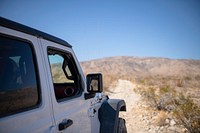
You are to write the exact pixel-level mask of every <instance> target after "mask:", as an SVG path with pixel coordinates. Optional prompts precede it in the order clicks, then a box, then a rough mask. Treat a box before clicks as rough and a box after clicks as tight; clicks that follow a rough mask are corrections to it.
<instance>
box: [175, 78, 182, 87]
mask: <svg viewBox="0 0 200 133" xmlns="http://www.w3.org/2000/svg"><path fill="white" fill-rule="evenodd" d="M176 86H177V87H183V80H182V79H178V80H177V82H176Z"/></svg>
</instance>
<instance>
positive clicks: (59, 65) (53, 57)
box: [48, 49, 81, 102]
mask: <svg viewBox="0 0 200 133" xmlns="http://www.w3.org/2000/svg"><path fill="white" fill-rule="evenodd" d="M48 57H49V62H50V67H51V73H52V79H53V85H54V92H55V97H56V99H57V101H58V102H60V101H63V100H66V99H69V98H73V97H76V96H79V94H80V93H81V86H80V78H79V73H78V70H77V67H76V64H75V61H74V59H73V57H72V55H71V54H70V53H65V52H60V51H57V50H53V49H49V50H48Z"/></svg>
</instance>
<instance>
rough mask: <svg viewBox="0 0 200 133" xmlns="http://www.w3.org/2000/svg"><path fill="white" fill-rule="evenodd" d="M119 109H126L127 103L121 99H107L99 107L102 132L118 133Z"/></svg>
mask: <svg viewBox="0 0 200 133" xmlns="http://www.w3.org/2000/svg"><path fill="white" fill-rule="evenodd" d="M119 111H126V103H125V102H124V100H121V99H108V100H105V101H104V102H103V103H102V105H101V108H100V109H99V121H100V133H116V132H117V129H118V128H117V126H118V120H119Z"/></svg>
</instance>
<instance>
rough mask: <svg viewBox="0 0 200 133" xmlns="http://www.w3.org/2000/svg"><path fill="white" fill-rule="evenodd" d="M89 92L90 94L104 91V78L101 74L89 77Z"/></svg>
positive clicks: (89, 75)
mask: <svg viewBox="0 0 200 133" xmlns="http://www.w3.org/2000/svg"><path fill="white" fill-rule="evenodd" d="M87 91H88V92H89V93H97V92H102V91H103V78H102V74H101V73H97V74H88V75H87Z"/></svg>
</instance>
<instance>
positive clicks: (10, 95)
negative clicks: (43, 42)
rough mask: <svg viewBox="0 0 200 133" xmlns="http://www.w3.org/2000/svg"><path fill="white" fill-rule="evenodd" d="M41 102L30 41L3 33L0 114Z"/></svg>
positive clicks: (1, 42) (1, 43)
mask: <svg viewBox="0 0 200 133" xmlns="http://www.w3.org/2000/svg"><path fill="white" fill-rule="evenodd" d="M38 104H39V91H38V85H37V79H36V71H35V65H34V60H33V51H32V49H31V47H30V44H29V43H27V42H23V41H20V40H15V39H11V38H7V37H3V36H0V116H5V115H8V114H13V113H17V112H21V111H22V110H26V109H27V108H30V107H35V106H36V105H38Z"/></svg>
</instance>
